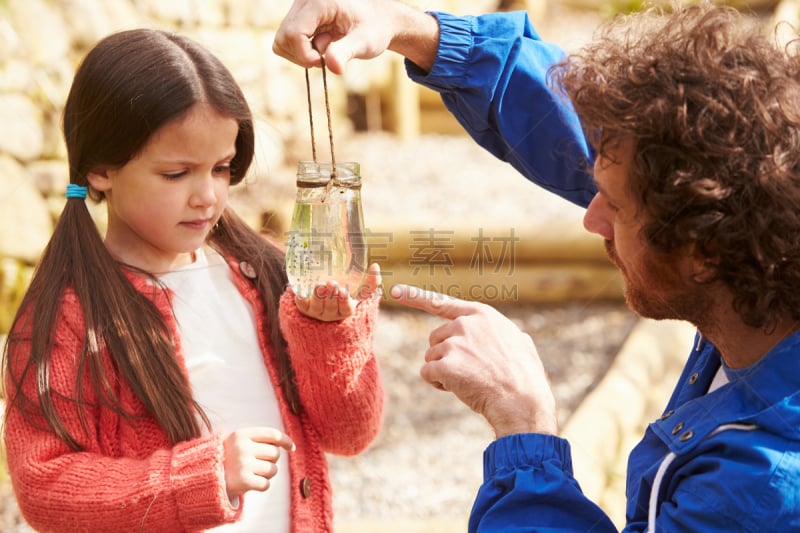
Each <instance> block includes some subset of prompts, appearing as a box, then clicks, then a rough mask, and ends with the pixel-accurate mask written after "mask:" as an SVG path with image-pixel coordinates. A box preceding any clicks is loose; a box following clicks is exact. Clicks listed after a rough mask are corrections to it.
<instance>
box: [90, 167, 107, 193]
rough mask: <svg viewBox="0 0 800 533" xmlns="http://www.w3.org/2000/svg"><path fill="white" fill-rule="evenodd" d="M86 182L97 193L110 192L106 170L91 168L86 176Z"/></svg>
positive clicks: (103, 168)
mask: <svg viewBox="0 0 800 533" xmlns="http://www.w3.org/2000/svg"><path fill="white" fill-rule="evenodd" d="M86 181H88V182H89V185H91V186H92V189H94V190H96V191H98V192H106V191H109V190H111V179H110V178H109V177H108V168H106V167H97V168H93V169H92V170H90V171H89V173H88V174H86Z"/></svg>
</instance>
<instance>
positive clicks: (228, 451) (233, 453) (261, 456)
mask: <svg viewBox="0 0 800 533" xmlns="http://www.w3.org/2000/svg"><path fill="white" fill-rule="evenodd" d="M281 448H283V449H285V450H287V451H290V452H291V451H294V449H295V446H294V442H292V439H290V438H289V437H288V436H287V435H285V434H283V433H281V432H280V431H278V430H277V429H275V428H269V427H249V428H242V429H237V430H236V431H234V432H233V433H230V434H229V435H228V436H227V437H226V438H225V441H224V442H223V450H224V451H223V453H224V458H223V467H224V469H225V488H226V489H227V492H228V499H229V500H230V501H231V502H234V501H236V499H237V498H238V497H239V496H241V495H242V494H244V493H245V492H247V491H248V490H257V491H260V492H263V491H265V490H267V489H268V488H269V480H270V479H272V478H273V477H274V476H275V474H277V473H278V467H277V465H276V463H277V462H278V458H279V457H280V456H281Z"/></svg>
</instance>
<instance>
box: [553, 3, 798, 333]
mask: <svg viewBox="0 0 800 533" xmlns="http://www.w3.org/2000/svg"><path fill="white" fill-rule="evenodd" d="M551 75H552V76H553V78H552V79H551V81H552V82H553V83H554V84H555V85H556V86H559V87H560V88H561V89H562V90H563V91H564V92H565V93H566V95H567V96H568V97H569V99H570V100H571V101H572V104H573V105H574V107H575V110H576V111H577V113H578V116H579V117H580V118H581V121H582V123H583V127H584V129H585V132H586V136H587V139H588V140H589V142H590V144H591V145H592V147H593V148H594V150H595V151H596V152H597V154H598V155H603V156H609V154H608V151H609V149H611V148H612V147H613V145H614V144H615V143H616V141H619V140H623V139H630V140H633V142H634V149H633V150H634V160H633V165H632V175H631V176H630V180H629V186H630V188H631V190H632V192H633V193H634V196H635V197H636V198H638V199H639V201H640V202H641V206H642V209H643V215H644V219H645V221H646V222H645V226H644V228H643V232H644V237H645V239H646V240H647V242H649V243H650V244H651V245H652V246H654V247H655V248H656V249H658V250H661V251H664V252H670V251H674V250H677V249H678V248H681V247H684V246H686V245H689V244H694V245H696V246H697V249H698V250H699V252H700V253H702V254H704V255H706V256H708V258H709V259H711V260H712V261H713V262H714V263H718V278H717V279H719V280H720V281H721V282H723V283H724V284H725V285H726V286H727V287H729V288H730V290H731V291H732V293H733V296H734V307H735V309H736V311H737V312H738V313H739V314H740V315H741V316H742V318H743V320H744V321H745V323H746V324H748V325H750V326H752V327H768V328H769V327H771V326H774V325H775V323H776V322H777V321H778V320H779V319H780V318H783V317H788V316H790V317H793V318H794V319H800V61H798V57H797V54H796V53H793V52H792V49H790V48H789V47H786V49H782V48H781V47H778V46H776V44H775V42H774V39H772V38H771V37H770V35H769V34H768V33H767V32H763V31H762V30H761V29H760V28H759V27H757V26H754V25H753V24H751V23H750V22H749V19H747V18H746V17H744V16H743V15H742V14H741V13H740V12H738V11H736V10H734V9H733V8H728V7H717V6H712V5H710V4H695V5H691V6H688V7H683V8H675V9H673V10H670V11H669V13H667V12H664V11H659V10H656V9H651V10H649V11H647V12H645V13H640V14H636V15H629V16H621V17H618V18H617V19H615V20H614V21H612V22H610V23H609V24H608V25H607V26H605V27H604V29H603V30H602V33H601V34H600V35H599V38H598V39H595V40H594V42H593V43H592V44H590V45H588V46H586V47H585V48H583V49H582V50H581V51H580V52H578V53H576V54H573V55H571V56H570V57H569V58H567V59H566V60H565V62H564V63H562V64H560V65H557V66H556V67H555V68H554V69H553V70H552V71H551Z"/></svg>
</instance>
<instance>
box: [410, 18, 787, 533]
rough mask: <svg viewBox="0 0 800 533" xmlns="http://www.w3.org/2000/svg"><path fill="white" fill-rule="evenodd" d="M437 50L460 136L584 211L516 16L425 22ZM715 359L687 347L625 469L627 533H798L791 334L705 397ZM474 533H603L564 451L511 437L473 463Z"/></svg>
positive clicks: (698, 347) (556, 106)
mask: <svg viewBox="0 0 800 533" xmlns="http://www.w3.org/2000/svg"><path fill="white" fill-rule="evenodd" d="M435 15H436V16H437V18H438V19H439V23H440V28H441V38H440V43H439V50H438V56H437V59H436V62H435V64H434V66H433V69H432V70H431V71H430V73H428V74H427V75H426V74H425V73H424V72H421V71H420V70H419V69H417V68H416V67H415V66H414V65H413V64H410V63H407V70H408V73H409V76H410V77H411V78H412V79H414V80H415V81H417V82H419V83H421V84H423V85H426V86H428V87H431V88H433V89H434V90H436V91H439V92H440V93H441V95H442V98H443V100H444V102H445V104H446V105H447V107H448V108H449V109H450V111H451V112H452V113H453V114H454V115H455V116H456V117H457V118H458V120H459V121H460V122H461V124H462V125H463V126H464V127H465V128H466V130H467V131H468V132H469V134H470V135H471V136H472V137H473V138H474V139H475V140H476V141H477V142H478V143H480V144H481V145H482V146H483V147H485V148H486V149H487V150H489V151H490V152H491V153H493V154H494V155H495V156H497V157H499V158H500V159H502V160H504V161H507V162H509V163H510V164H511V165H513V166H514V167H515V168H516V169H517V170H519V171H520V172H521V173H522V174H523V175H524V176H525V177H527V178H528V179H530V180H531V181H533V182H535V183H537V184H539V185H541V186H542V187H545V188H546V189H548V190H551V191H553V192H554V193H556V194H558V195H560V196H562V197H564V198H566V199H568V200H570V201H572V202H574V203H576V204H578V205H583V206H586V205H588V202H589V201H590V200H591V198H592V197H593V196H594V194H595V188H594V185H593V183H592V180H591V175H590V173H589V172H588V167H587V164H590V163H591V157H592V154H591V151H590V149H589V148H588V147H587V145H586V142H585V140H584V137H583V135H582V132H581V129H580V124H579V121H578V119H577V118H576V116H575V114H574V112H573V111H572V108H571V107H570V105H569V103H568V102H566V101H564V99H563V98H562V97H560V96H556V95H554V94H553V92H551V91H550V90H548V88H547V85H546V71H547V68H548V66H549V65H551V64H552V63H553V62H554V61H558V60H559V59H561V58H562V57H563V54H564V52H563V51H561V50H560V49H559V48H558V47H556V46H554V45H551V44H548V43H544V42H542V41H541V40H540V39H539V37H538V35H537V34H536V32H535V30H534V29H533V27H531V25H530V23H529V21H528V19H527V16H526V15H525V13H523V12H518V13H504V14H500V13H497V14H490V15H484V16H480V17H461V18H457V17H453V16H451V15H447V14H444V13H435ZM720 365H721V362H720V356H719V353H718V351H717V349H716V348H715V347H714V346H713V345H712V344H711V343H709V342H706V341H704V340H703V339H702V338H700V337H699V336H698V338H697V341H696V343H695V347H694V349H693V350H692V352H691V354H690V356H689V359H688V361H687V363H686V366H685V368H684V370H683V374H682V376H681V378H680V380H679V382H678V385H677V386H676V388H675V390H674V392H673V394H672V398H671V399H670V401H669V403H668V405H667V408H666V409H665V412H664V415H663V416H662V417H661V418H660V419H659V420H656V421H654V422H653V423H651V424H650V425H649V427H648V428H647V430H646V432H645V435H644V437H643V439H642V440H641V442H640V443H639V444H638V445H637V446H636V447H635V448H634V449H633V451H632V452H631V454H630V457H629V460H628V475H627V491H626V494H627V513H626V516H627V524H626V527H625V530H624V531H627V532H634V531H637V532H644V531H650V533H654V532H655V531H659V532H662V531H663V532H675V533H677V532H681V533H687V532H703V533H709V532H726V533H728V532H732V531H752V532H755V531H759V532H763V531H774V532H780V533H785V532H789V531H800V333H795V334H793V335H791V336H789V337H788V338H786V339H784V340H783V341H782V342H781V343H780V344H778V345H777V346H776V347H774V348H773V349H772V350H771V351H770V352H769V353H768V354H766V355H765V356H764V357H763V358H762V359H761V360H760V361H759V362H758V363H756V364H754V365H753V366H751V367H748V368H746V369H741V370H731V369H727V368H726V369H725V372H726V374H727V377H728V379H729V383H727V384H725V385H723V386H722V387H720V388H719V389H716V390H715V391H713V392H711V393H707V390H708V387H709V384H710V383H711V380H712V378H713V376H714V374H715V373H716V372H717V370H718V369H719V368H720ZM469 530H470V531H473V532H475V531H480V532H493V531H498V532H503V533H512V532H523V531H525V532H530V531H538V532H555V531H564V532H567V531H569V532H580V533H585V532H590V531H591V532H597V533H601V532H602V533H605V532H610V531H616V528H615V527H614V525H613V524H612V523H611V521H610V519H609V518H608V517H607V516H606V515H605V513H604V512H603V511H602V510H601V509H600V508H599V507H598V506H597V505H595V504H594V503H592V502H591V501H589V500H588V499H587V498H586V497H585V496H584V495H583V493H582V492H581V490H580V487H579V485H578V482H577V481H576V480H575V478H574V477H573V474H572V464H571V455H570V447H569V443H568V442H567V441H565V440H564V439H561V438H559V437H555V436H549V435H539V434H520V435H511V436H508V437H504V438H501V439H498V440H496V441H495V442H493V443H492V444H491V445H490V446H489V447H488V448H487V449H486V452H485V454H484V482H483V485H482V486H481V488H480V490H479V491H478V495H477V498H476V500H475V504H474V506H473V509H472V514H471V516H470V521H469Z"/></svg>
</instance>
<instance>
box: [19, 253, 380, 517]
mask: <svg viewBox="0 0 800 533" xmlns="http://www.w3.org/2000/svg"><path fill="white" fill-rule="evenodd" d="M229 264H230V266H231V269H232V271H233V274H234V279H235V281H236V285H237V286H238V288H239V290H240V292H241V293H242V295H243V296H244V297H245V298H246V299H247V300H248V301H249V302H250V303H251V304H252V305H253V308H254V310H255V315H256V322H257V326H258V334H259V335H258V340H259V344H260V346H261V350H262V353H263V354H264V359H265V364H266V366H267V369H268V370H269V375H270V378H271V380H272V383H273V385H274V387H275V389H276V392H278V394H277V397H278V400H279V402H280V411H281V414H282V416H283V421H284V424H285V429H286V433H287V434H288V435H289V436H290V437H291V438H292V439H293V440H294V442H295V444H296V445H297V450H296V451H295V452H291V453H289V470H290V475H291V530H292V532H295V533H309V532H327V531H332V529H333V512H332V505H331V487H330V483H329V481H328V474H327V463H326V460H325V455H324V453H325V452H330V453H335V454H342V455H353V454H356V453H358V452H360V451H362V450H363V449H364V448H365V447H366V446H367V445H368V444H369V443H370V442H372V440H373V439H374V438H375V436H376V435H377V433H378V431H379V429H380V425H381V414H382V408H383V388H382V385H381V381H380V376H379V373H378V366H377V362H376V359H375V356H374V354H373V352H372V338H373V327H374V323H375V319H376V316H377V311H378V302H377V301H364V302H362V303H361V304H359V306H358V308H357V311H356V313H355V314H354V315H353V316H351V317H349V318H347V319H345V320H342V321H339V322H320V321H316V320H313V319H309V318H307V317H305V316H303V315H302V314H300V313H299V312H298V310H297V307H296V306H295V304H294V297H293V295H292V294H291V291H290V290H287V291H286V293H284V294H283V296H282V297H281V301H280V324H281V329H282V331H283V334H284V336H285V338H286V340H287V342H288V346H289V353H290V357H291V360H292V366H293V368H294V371H295V378H296V383H297V387H298V389H299V393H300V398H301V402H302V405H303V409H302V411H301V413H300V414H299V415H298V414H294V413H293V412H292V409H291V408H290V406H289V405H288V404H287V402H286V400H285V398H284V395H283V394H282V393H281V392H280V390H281V388H280V386H279V381H278V376H277V374H276V365H275V364H274V361H273V352H272V349H271V348H270V344H269V338H268V336H269V335H268V332H267V327H266V326H265V320H266V316H265V312H264V308H263V305H262V304H261V301H260V299H259V297H258V293H257V291H256V289H255V286H254V285H253V284H251V283H250V282H249V281H248V280H247V275H248V274H250V275H252V272H253V271H252V268H250V267H249V265H247V264H244V263H243V264H239V263H237V262H236V261H229ZM131 279H132V282H133V283H134V285H135V286H136V287H137V289H138V290H139V291H141V292H142V293H144V294H146V295H148V297H151V298H152V299H153V301H154V302H155V303H156V305H157V307H158V308H159V310H160V311H161V313H162V315H163V316H164V320H165V321H166V323H167V324H168V325H169V327H170V329H171V331H172V334H173V336H174V338H175V339H176V350H177V354H178V358H179V359H180V361H181V363H182V364H183V352H182V349H181V343H180V338H179V336H178V328H177V324H176V322H175V319H174V317H173V315H172V312H171V309H170V306H169V295H168V294H167V292H166V291H165V290H164V289H160V288H156V287H153V286H152V285H151V284H149V283H148V282H147V281H145V280H144V279H142V278H139V277H132V278H131ZM55 341H56V347H55V350H54V352H53V360H52V365H51V371H50V386H51V387H52V389H53V390H54V391H57V392H58V393H59V394H56V395H54V402H55V406H56V408H57V410H58V412H59V415H60V416H61V419H62V420H63V421H64V423H65V426H66V428H67V430H69V431H70V433H71V434H72V435H73V436H80V437H79V442H80V443H81V444H82V445H83V447H84V450H85V451H81V452H75V451H73V450H72V449H71V448H69V447H68V446H67V445H66V443H65V442H64V441H62V440H60V439H59V438H57V437H56V436H55V435H54V434H53V433H52V432H51V431H47V430H43V429H41V428H42V427H44V426H42V425H41V422H42V421H40V424H36V422H35V421H34V424H33V425H31V424H30V423H29V422H28V421H26V420H25V419H24V418H23V417H22V416H21V414H20V412H19V410H18V409H9V410H8V412H7V413H6V426H5V435H4V437H5V444H6V451H7V459H8V466H9V472H10V475H11V479H12V482H13V486H14V491H15V494H16V497H17V500H18V503H19V506H20V509H21V510H22V513H23V515H24V516H25V518H26V520H28V522H29V523H30V524H31V525H32V526H33V527H34V528H36V529H37V530H38V531H42V532H46V531H53V532H56V531H57V532H59V533H66V532H79V531H80V532H92V533H101V532H105V531H108V532H115V533H117V532H123V531H136V532H139V531H147V532H158V533H169V532H184V531H187V532H188V531H192V532H195V531H202V530H204V529H208V528H212V527H215V526H218V525H221V524H224V523H228V522H233V521H235V520H236V519H237V518H238V517H239V516H240V513H241V508H242V506H244V505H247V497H246V495H245V496H244V497H243V498H242V500H241V501H242V503H241V506H240V507H239V508H238V509H234V508H233V507H231V505H230V502H229V501H228V498H227V496H226V492H225V486H224V473H223V466H222V458H223V456H222V454H223V448H222V439H221V436H220V435H219V434H214V435H210V436H205V437H202V438H198V439H194V440H191V441H186V442H180V443H178V444H176V445H175V446H171V445H170V443H169V441H168V439H167V437H166V435H165V434H164V432H163V431H162V430H161V428H160V427H159V426H158V425H157V424H156V422H155V420H154V419H153V418H152V417H150V416H149V415H148V414H147V412H146V409H145V407H144V405H143V404H142V402H141V401H140V400H139V399H138V398H137V397H136V395H135V394H134V393H133V391H132V390H131V388H130V387H129V385H128V384H127V383H125V382H123V381H121V380H120V381H119V382H118V383H117V390H116V392H117V394H118V395H119V396H118V397H119V398H120V400H121V404H122V406H123V407H124V408H125V410H126V411H128V412H132V413H136V414H138V415H142V416H141V417H137V418H134V419H129V418H124V417H120V416H119V415H117V414H115V413H114V412H113V411H111V410H110V409H108V408H105V407H103V406H98V405H97V404H96V403H93V404H91V407H87V409H86V413H87V416H86V418H87V424H88V426H89V427H88V429H89V431H88V435H89V438H88V439H87V438H86V437H83V436H82V435H83V431H82V429H81V425H80V422H79V419H78V416H77V410H76V408H75V406H74V404H73V403H71V402H70V401H68V400H64V398H75V397H76V396H77V395H76V389H75V376H76V375H77V361H76V358H75V354H76V353H78V352H79V351H80V348H81V346H82V344H83V342H84V336H83V316H82V313H81V311H80V306H79V304H78V302H77V299H76V297H75V295H74V294H72V293H69V294H67V295H66V296H65V298H64V302H63V306H62V310H61V317H60V320H59V323H58V326H57V330H56V333H55ZM27 350H28V346H27V345H26V344H15V345H13V346H10V347H9V354H8V355H9V356H10V357H12V358H14V359H15V360H16V364H15V368H21V363H23V362H24V361H25V360H26V359H27V357H28V353H27ZM109 361H110V360H109V359H106V362H107V370H108V369H111V368H112V367H111V364H110V362H109ZM184 371H186V369H185V366H184ZM34 381H35V380H34V379H33V376H32V375H30V373H29V376H28V378H27V379H26V380H25V382H24V383H23V385H22V386H23V388H24V390H25V392H26V393H27V395H28V396H29V397H31V398H35V397H36V394H35V382H34ZM6 386H7V387H10V386H11V385H10V383H9V382H8V380H7V383H6ZM83 389H84V390H83V392H84V397H85V398H86V400H87V403H88V402H92V400H93V399H94V393H93V391H92V388H91V386H90V384H89V381H88V378H87V380H86V381H85V382H84V384H83ZM8 392H9V393H13V392H14V391H13V390H11V389H10V388H9V389H8ZM61 395H63V396H61ZM284 453H287V452H284ZM264 530H265V531H268V530H269V525H268V524H264Z"/></svg>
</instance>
